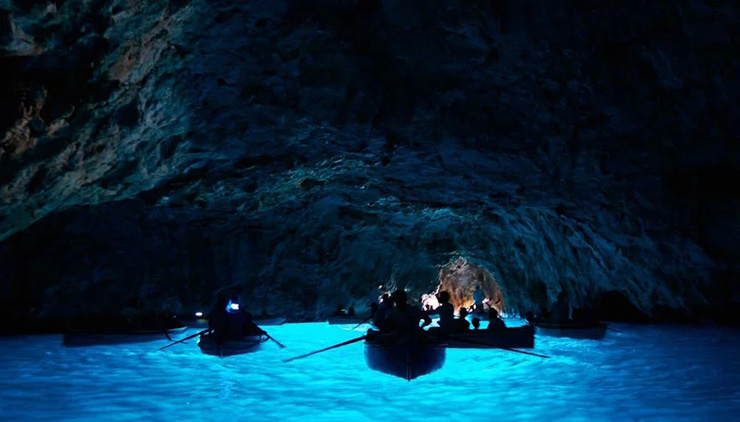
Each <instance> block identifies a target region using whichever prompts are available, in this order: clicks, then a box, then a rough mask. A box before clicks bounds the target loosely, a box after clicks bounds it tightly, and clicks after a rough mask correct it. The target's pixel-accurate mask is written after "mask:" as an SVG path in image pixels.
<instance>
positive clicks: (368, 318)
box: [352, 315, 373, 330]
mask: <svg viewBox="0 0 740 422" xmlns="http://www.w3.org/2000/svg"><path fill="white" fill-rule="evenodd" d="M372 317H373V316H372V315H370V316H369V317H367V318H365V320H364V321H362V322H361V323H359V324H357V325H355V326H354V327H352V330H356V329H357V327H359V326H360V325H362V324H364V323H366V322H368V321H370V318H372Z"/></svg>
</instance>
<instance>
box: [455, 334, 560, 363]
mask: <svg viewBox="0 0 740 422" xmlns="http://www.w3.org/2000/svg"><path fill="white" fill-rule="evenodd" d="M452 339H454V340H455V341H459V342H461V343H469V344H477V345H478V346H484V347H487V348H489V349H502V350H508V351H510V352H516V353H522V354H525V355H531V356H537V357H538V358H545V359H550V356H547V355H540V354H538V353H532V352H525V351H524V350H517V349H510V348H508V347H501V346H491V345H490V344H485V343H479V342H477V341H473V340H464V339H461V338H457V337H452Z"/></svg>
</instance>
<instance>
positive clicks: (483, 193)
mask: <svg viewBox="0 0 740 422" xmlns="http://www.w3.org/2000/svg"><path fill="white" fill-rule="evenodd" d="M738 16H739V11H738V6H737V5H736V4H735V3H733V2H721V1H713V2H708V1H698V0H694V1H655V2H650V4H649V5H643V4H636V3H635V4H631V3H630V4H626V3H615V2H609V1H595V2H580V1H569V2H546V1H538V0H530V1H522V2H514V1H505V0H500V1H450V2H435V1H404V2H401V1H393V0H386V1H380V0H357V1H342V2H338V1H332V0H321V1H275V2H271V1H270V2H268V1H264V2H237V3H235V2H230V1H203V0H200V1H197V0H196V1H163V0H159V1H150V2H139V1H135V0H128V1H123V0H79V1H68V2H53V1H52V2H46V1H35V2H11V1H8V0H5V1H0V67H2V68H3V69H4V74H5V76H4V78H3V80H2V82H1V83H0V93H1V94H2V95H1V96H0V111H2V113H0V239H1V240H2V243H0V252H1V254H0V282H1V283H2V289H1V290H0V292H1V293H0V308H1V309H2V313H3V314H4V315H8V316H13V317H16V318H27V317H29V316H30V317H32V318H53V317H63V316H65V315H76V314H80V313H85V312H89V313H99V312H103V311H104V310H105V309H108V310H110V309H116V308H118V307H121V306H123V305H122V304H123V303H124V302H125V299H126V297H125V296H128V295H140V296H144V297H147V298H150V299H148V300H151V301H152V302H153V303H166V305H163V306H164V307H169V308H172V309H173V310H176V311H177V310H179V311H180V312H189V311H191V310H192V309H193V308H196V307H202V306H205V304H206V303H207V302H208V301H209V300H210V295H211V294H212V292H213V291H214V290H215V289H217V288H219V287H222V286H226V285H231V284H235V283H236V284H242V285H243V288H244V291H245V296H248V297H250V300H251V301H252V302H254V308H255V309H261V308H262V307H263V306H266V307H268V308H269V310H270V312H271V313H287V314H295V317H296V318H314V317H318V316H320V315H321V314H323V313H325V312H326V311H327V310H328V309H332V308H333V307H334V306H335V304H336V303H337V301H351V300H352V299H353V298H359V297H362V296H363V295H365V294H366V293H367V292H368V291H370V290H371V289H372V288H373V287H374V286H376V285H377V284H378V283H385V284H386V285H388V286H389V287H406V288H409V289H410V290H412V291H413V292H414V293H415V294H418V295H421V293H429V292H432V291H433V290H434V289H435V288H436V286H437V285H438V284H439V280H438V277H439V266H441V265H444V264H446V263H448V262H449V261H450V260H454V259H456V258H457V257H458V256H463V257H465V258H466V259H468V260H469V261H470V262H473V263H475V265H477V266H478V267H480V268H484V269H485V270H487V271H488V272H489V273H490V275H491V276H492V277H493V278H494V279H495V280H496V282H497V283H498V285H499V286H500V288H501V293H502V295H503V297H504V298H505V303H506V306H507V308H508V309H509V310H511V311H514V312H516V311H523V310H526V309H535V308H539V307H542V306H546V304H547V303H548V302H549V301H550V300H552V299H553V298H554V296H555V295H556V294H557V293H558V292H559V291H560V290H561V289H564V290H566V291H567V292H568V295H569V298H570V299H569V300H570V301H571V303H572V304H573V306H574V307H578V308H584V309H591V311H592V312H593V313H595V314H596V315H597V316H604V315H606V314H610V313H611V314H616V315H617V317H619V316H620V315H626V314H630V315H638V316H631V317H630V318H631V319H632V318H642V317H643V316H645V317H654V316H656V315H657V316H661V315H666V318H669V319H675V318H679V317H680V318H684V317H685V318H690V319H696V318H711V319H720V320H728V319H732V318H735V317H736V316H737V314H736V313H734V312H736V311H734V309H737V305H738V302H740V291H739V290H740V288H738V269H739V266H738V262H739V260H738V258H740V256H738V249H737V247H736V243H737V242H736V239H737V238H738V236H739V235H740V220H738V215H739V214H738V189H737V186H736V185H735V184H734V183H733V181H734V180H735V179H737V175H738V163H739V158H740V146H739V145H738V142H737V141H738V139H740V127H739V126H738V125H739V124H740V123H738V119H737V118H735V117H734V116H736V115H737V114H738V110H739V109H740V107H739V105H738V98H740V95H738V94H740V84H739V80H738V74H739V73H738V67H739V66H740V58H739V57H738V55H737V51H738V48H737V47H738V43H740V32H738V29H737V28H740V25H738ZM610 292H614V293H610ZM611 294H618V295H619V297H623V298H625V299H626V302H624V301H622V300H621V299H619V300H616V299H609V295H611ZM605 295H606V297H607V299H604V297H605ZM615 297H616V296H615ZM633 308H634V310H636V311H634V312H633ZM612 309H617V311H616V312H615V311H613V310H612ZM619 309H622V311H619ZM607 310H608V311H607Z"/></svg>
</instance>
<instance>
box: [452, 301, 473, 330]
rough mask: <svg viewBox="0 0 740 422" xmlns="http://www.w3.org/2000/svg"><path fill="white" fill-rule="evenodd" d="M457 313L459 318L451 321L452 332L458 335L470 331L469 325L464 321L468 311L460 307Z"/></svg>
mask: <svg viewBox="0 0 740 422" xmlns="http://www.w3.org/2000/svg"><path fill="white" fill-rule="evenodd" d="M459 312H460V317H459V318H458V319H456V320H454V321H453V322H454V325H453V331H455V332H458V333H459V332H464V331H468V330H469V329H470V323H469V322H468V320H467V319H466V318H467V317H468V309H467V308H465V307H462V306H461V307H460V311H459Z"/></svg>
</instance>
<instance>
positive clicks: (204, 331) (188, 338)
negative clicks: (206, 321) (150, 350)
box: [159, 328, 210, 350]
mask: <svg viewBox="0 0 740 422" xmlns="http://www.w3.org/2000/svg"><path fill="white" fill-rule="evenodd" d="M208 330H210V328H206V329H205V330H203V331H201V332H198V333H195V334H193V335H192V336H187V337H185V338H184V339H182V340H178V341H176V342H174V343H170V344H168V345H166V346H163V347H160V348H159V350H164V349H166V348H168V347H170V346H174V345H176V344H178V343H183V342H185V341H188V340H190V339H191V338H193V337H198V336H199V335H201V334H205V333H207V332H208Z"/></svg>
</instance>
